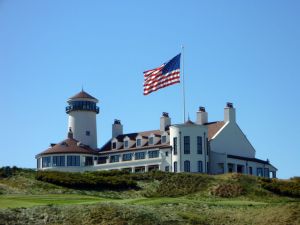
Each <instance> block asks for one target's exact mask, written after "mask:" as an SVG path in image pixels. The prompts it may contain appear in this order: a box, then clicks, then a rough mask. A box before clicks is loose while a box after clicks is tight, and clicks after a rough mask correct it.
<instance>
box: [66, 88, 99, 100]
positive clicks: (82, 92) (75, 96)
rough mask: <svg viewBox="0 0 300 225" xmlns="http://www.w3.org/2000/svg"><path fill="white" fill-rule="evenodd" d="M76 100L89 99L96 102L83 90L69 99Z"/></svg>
mask: <svg viewBox="0 0 300 225" xmlns="http://www.w3.org/2000/svg"><path fill="white" fill-rule="evenodd" d="M77 98H89V99H94V100H98V99H96V98H95V97H93V96H91V95H90V94H88V93H86V92H85V91H83V90H82V91H81V92H79V93H78V94H76V95H74V96H73V97H71V98H70V99H77Z"/></svg>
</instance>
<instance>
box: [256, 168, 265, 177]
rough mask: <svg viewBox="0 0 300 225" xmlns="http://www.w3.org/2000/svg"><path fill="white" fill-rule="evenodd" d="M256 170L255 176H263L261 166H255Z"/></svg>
mask: <svg viewBox="0 0 300 225" xmlns="http://www.w3.org/2000/svg"><path fill="white" fill-rule="evenodd" d="M256 172H257V176H259V177H262V176H263V169H262V168H257V169H256Z"/></svg>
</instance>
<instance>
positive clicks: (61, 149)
mask: <svg viewBox="0 0 300 225" xmlns="http://www.w3.org/2000/svg"><path fill="white" fill-rule="evenodd" d="M68 153H71V154H73V153H77V154H92V155H97V154H99V152H98V151H96V150H94V149H92V148H90V147H89V146H87V145H83V144H80V142H79V141H77V140H75V139H73V138H68V139H66V140H64V141H62V142H60V143H58V144H56V145H54V146H53V147H50V148H48V149H47V150H45V151H43V152H41V153H40V154H38V155H49V154H68Z"/></svg>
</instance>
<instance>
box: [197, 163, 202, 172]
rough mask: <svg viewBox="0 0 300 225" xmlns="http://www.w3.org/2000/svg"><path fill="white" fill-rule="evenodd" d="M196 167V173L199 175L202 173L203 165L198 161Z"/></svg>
mask: <svg viewBox="0 0 300 225" xmlns="http://www.w3.org/2000/svg"><path fill="white" fill-rule="evenodd" d="M197 166H198V172H199V173H203V165H202V161H198V163H197Z"/></svg>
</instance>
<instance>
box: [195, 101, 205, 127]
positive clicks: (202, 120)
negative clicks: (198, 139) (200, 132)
mask: <svg viewBox="0 0 300 225" xmlns="http://www.w3.org/2000/svg"><path fill="white" fill-rule="evenodd" d="M207 122H208V114H207V112H206V111H205V107H203V106H200V107H199V110H198V111H197V121H196V123H197V124H199V125H203V124H205V123H207Z"/></svg>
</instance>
